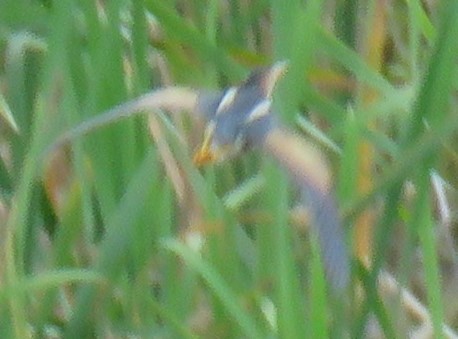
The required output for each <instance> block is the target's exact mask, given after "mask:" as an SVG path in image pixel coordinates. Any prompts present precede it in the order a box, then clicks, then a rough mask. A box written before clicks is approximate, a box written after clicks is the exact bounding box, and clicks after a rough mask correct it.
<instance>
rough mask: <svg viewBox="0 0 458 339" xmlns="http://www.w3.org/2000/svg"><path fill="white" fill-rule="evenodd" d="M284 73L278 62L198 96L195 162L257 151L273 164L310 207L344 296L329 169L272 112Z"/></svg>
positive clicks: (340, 234) (330, 274)
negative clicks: (200, 128)
mask: <svg viewBox="0 0 458 339" xmlns="http://www.w3.org/2000/svg"><path fill="white" fill-rule="evenodd" d="M286 68H287V63H286V62H284V61H280V62H277V63H275V64H273V65H272V66H270V67H263V68H258V69H256V70H255V71H253V72H252V73H251V75H250V76H249V77H248V78H247V79H246V80H245V81H243V82H242V83H241V84H240V86H238V87H229V88H228V89H226V90H223V91H220V92H216V93H207V92H201V93H200V94H199V97H198V99H197V110H198V111H199V112H200V114H201V115H202V116H203V117H204V118H205V119H206V120H207V125H206V128H205V131H204V137H203V142H202V145H201V147H200V148H199V149H198V151H197V152H196V153H195V155H194V162H195V163H196V165H198V166H202V165H205V164H208V163H212V162H213V163H220V162H223V161H226V160H228V159H230V158H233V157H235V156H237V155H238V154H241V153H243V152H244V151H246V150H249V149H260V150H262V151H263V152H264V153H265V154H267V155H268V156H271V157H272V158H274V159H276V160H277V162H278V163H279V164H280V165H281V166H282V167H283V168H284V169H285V170H286V171H287V173H288V174H289V176H290V177H291V179H292V180H293V181H294V182H295V183H296V184H297V185H298V187H299V188H300V195H301V198H302V199H303V201H306V202H307V204H308V210H309V211H310V215H311V223H312V231H313V232H315V233H316V236H317V239H318V241H319V244H320V251H321V259H322V261H323V264H324V269H325V272H326V276H327V278H328V281H329V282H330V284H331V285H332V287H333V288H334V289H335V290H338V291H340V290H344V289H345V288H346V287H347V286H348V284H349V279H350V259H349V254H348V252H347V248H346V245H345V237H344V231H343V228H342V222H341V218H340V216H339V211H338V207H337V202H336V199H335V197H334V194H333V189H332V179H331V174H330V170H329V166H328V164H327V162H326V159H325V158H324V156H323V154H322V153H321V152H320V151H318V150H317V148H316V147H314V145H313V144H311V143H309V142H306V141H304V140H303V139H302V138H300V137H299V136H297V135H296V134H295V133H294V132H292V131H291V130H289V129H287V128H286V127H284V126H282V124H281V123H280V121H279V119H278V117H279V116H278V114H275V112H274V109H273V103H272V101H273V100H272V95H273V91H274V88H275V85H276V84H277V82H278V81H279V79H280V78H281V76H282V75H283V74H284V73H285V71H286Z"/></svg>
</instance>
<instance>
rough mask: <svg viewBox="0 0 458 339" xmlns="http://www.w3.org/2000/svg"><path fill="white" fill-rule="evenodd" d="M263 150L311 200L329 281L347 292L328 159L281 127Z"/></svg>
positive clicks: (345, 263)
mask: <svg viewBox="0 0 458 339" xmlns="http://www.w3.org/2000/svg"><path fill="white" fill-rule="evenodd" d="M262 147H263V149H264V151H265V152H266V153H268V154H270V155H271V156H273V157H274V158H275V159H276V160H277V161H278V162H279V164H280V165H282V166H283V167H284V168H285V169H286V170H287V171H288V173H289V174H290V176H291V177H292V178H293V179H294V181H295V182H296V183H297V184H298V185H299V186H300V188H301V191H302V194H303V195H304V196H305V197H307V198H308V199H307V205H308V206H309V208H310V214H311V217H312V220H311V221H312V225H313V226H312V227H313V230H314V232H315V233H316V235H317V237H318V241H319V244H320V247H321V257H322V260H323V263H324V267H325V271H326V275H327V278H328V280H329V281H330V283H331V285H332V286H333V287H334V288H335V289H336V290H342V289H344V288H345V287H346V286H347V285H348V282H349V279H350V264H349V257H348V253H347V250H346V246H345V241H344V234H343V229H342V226H341V223H340V218H339V213H338V209H337V204H336V202H335V200H334V198H333V194H332V185H331V175H330V173H329V170H328V166H327V164H326V161H325V159H324V158H323V156H322V154H321V153H320V152H319V151H318V150H317V149H316V148H314V147H313V145H311V144H309V143H306V142H305V141H303V140H302V139H300V138H298V137H296V136H295V135H294V134H293V133H291V132H289V131H287V130H285V129H281V128H273V129H272V130H271V131H269V133H268V134H267V135H266V137H265V138H264V141H263V144H262Z"/></svg>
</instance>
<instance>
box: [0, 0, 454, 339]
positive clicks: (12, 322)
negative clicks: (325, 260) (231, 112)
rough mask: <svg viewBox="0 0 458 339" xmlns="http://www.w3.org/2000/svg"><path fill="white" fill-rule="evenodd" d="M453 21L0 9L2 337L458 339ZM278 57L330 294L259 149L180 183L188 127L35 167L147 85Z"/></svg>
mask: <svg viewBox="0 0 458 339" xmlns="http://www.w3.org/2000/svg"><path fill="white" fill-rule="evenodd" d="M457 22H458V2H457V1H455V0H442V1H439V0H437V1H434V0H423V1H421V0H409V1H383V0H369V1H359V0H348V1H337V0H309V1H299V0H292V1H287V2H283V1H266V0H235V1H224V0H219V1H217V0H189V1H184V0H183V1H181V0H156V1H155V0H144V1H142V0H132V1H127V0H123V1H121V0H111V1H102V0H100V1H93V0H79V1H78V0H58V1H57V0H2V1H1V2H0V132H1V134H0V253H1V254H0V283H1V285H0V336H1V337H2V338H9V337H16V338H29V337H37V338H41V337H44V338H60V337H69V338H71V337H75V338H83V337H95V336H97V337H104V338H110V337H116V338H117V337H145V338H147V337H157V338H181V337H184V338H188V337H205V338H239V337H247V338H256V337H260V338H266V337H269V338H270V337H272V338H273V337H281V338H302V337H313V338H324V337H342V336H343V337H369V338H372V337H379V336H381V337H389V338H392V337H406V336H412V337H417V336H420V335H421V336H422V337H434V338H439V337H450V338H451V337H456V332H458V298H457V297H456V296H457V295H458V294H457V293H458V264H457V228H456V227H457V223H456V215H455V212H454V211H455V208H456V204H457V194H456V187H457V185H458V182H457V176H456V175H455V173H456V171H457V165H458V162H457V159H458V155H457V153H456V151H457V150H456V148H455V145H456V144H455V142H456V140H457V139H456V138H457V133H456V131H457V130H458V114H457V113H458V112H457V107H458V105H457V96H456V93H457V87H458V82H457V79H458V77H457V67H456V62H457V54H456V46H458V25H457V24H456V23H457ZM277 60H287V61H288V62H289V71H288V73H287V74H286V76H285V77H284V79H283V80H282V81H281V83H280V85H279V87H278V89H277V90H276V94H275V106H276V108H277V111H278V114H279V115H280V119H282V121H284V122H285V124H287V125H289V126H290V127H291V128H292V129H295V130H296V131H297V133H298V134H300V135H302V136H303V137H304V138H306V139H308V140H312V141H313V142H314V143H315V144H316V145H317V147H320V149H321V150H322V151H323V153H325V154H326V156H327V157H328V158H329V159H330V161H331V164H332V169H333V173H334V174H335V175H334V180H335V191H336V194H337V196H338V199H339V202H340V207H341V212H342V217H343V218H344V222H345V231H346V233H347V235H348V239H347V240H348V246H349V248H351V249H352V252H353V253H354V258H355V259H354V261H353V264H354V265H353V266H354V267H353V272H352V284H351V286H350V288H349V290H348V291H346V292H345V293H344V295H334V294H333V293H332V292H331V291H330V290H329V288H328V286H327V284H326V281H325V278H324V276H323V272H322V268H321V263H320V260H319V256H318V255H317V253H318V251H317V245H316V243H315V241H314V239H313V237H309V233H308V232H307V227H305V228H304V225H300V224H299V223H297V222H295V221H294V220H292V219H294V218H292V214H293V211H294V207H295V205H296V203H297V197H296V195H295V190H294V185H293V184H292V183H291V182H290V181H289V180H288V178H287V176H286V175H285V174H284V173H282V171H281V170H280V169H279V168H278V167H277V166H276V164H275V163H274V162H273V161H272V160H271V159H267V158H266V157H265V156H263V155H262V154H260V152H258V151H256V150H254V151H252V152H250V153H248V154H247V155H245V156H242V157H240V158H238V159H236V160H234V161H231V162H226V163H224V164H222V165H220V166H215V167H210V168H206V169H203V170H199V171H198V170H197V169H196V168H195V167H194V166H192V162H191V160H190V159H191V158H192V153H193V151H194V150H195V148H196V147H197V145H198V143H199V142H200V141H201V138H202V126H197V125H195V124H194V123H193V121H192V120H190V119H187V118H186V117H185V116H184V118H183V119H175V118H170V117H168V116H167V115H164V114H162V112H155V113H159V115H157V117H158V119H157V120H156V124H157V125H156V131H158V133H157V134H156V135H155V136H154V138H152V136H151V132H150V129H151V130H152V128H151V126H149V124H148V120H147V119H146V117H145V116H137V117H135V118H130V119H125V120H123V121H121V122H117V123H115V124H110V125H109V126H106V127H104V128H102V129H100V130H98V131H97V132H94V133H91V134H90V135H88V136H86V137H84V138H82V139H79V140H77V141H75V142H74V143H72V145H71V147H70V146H69V147H64V148H62V149H59V150H58V151H57V152H56V153H55V154H53V155H52V156H49V155H46V154H45V150H46V149H47V147H48V146H49V145H50V144H51V143H52V142H53V141H54V140H56V138H57V137H58V136H59V135H60V134H61V133H63V132H64V131H65V130H68V129H69V128H70V127H71V126H75V125H77V124H78V123H80V122H83V121H87V120H88V119H90V118H91V117H93V116H95V115H97V114H99V113H100V112H102V111H104V110H106V109H108V108H110V107H113V106H115V105H117V104H119V103H122V102H124V101H126V100H128V99H129V98H134V97H136V96H138V95H140V94H142V93H146V92H148V91H149V90H151V89H152V88H156V87H160V86H167V85H171V84H179V85H185V86H189V87H192V88H209V89H217V88H223V87H225V86H229V85H232V84H236V83H237V82H238V81H240V80H242V79H243V78H244V76H246V75H247V74H248V72H249V71H250V70H252V69H253V68H255V67H258V66H264V65H269V64H271V63H273V62H275V61H277ZM148 127H150V129H149V128H148ZM157 138H159V139H160V140H163V141H164V143H162V145H163V147H165V149H166V150H167V151H170V154H171V155H172V160H173V161H172V162H171V163H172V165H174V166H176V167H177V169H178V171H179V174H180V178H181V179H182V180H183V182H184V191H183V192H182V195H181V196H180V195H177V185H176V183H175V182H174V180H173V178H172V177H171V175H170V171H169V170H167V166H164V165H167V163H166V162H167V159H165V158H164V156H163V153H162V152H161V150H160V149H159V148H160V147H159V146H158V143H156V142H154V140H158V139H157Z"/></svg>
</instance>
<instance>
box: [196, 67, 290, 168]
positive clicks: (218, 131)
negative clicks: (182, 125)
mask: <svg viewBox="0 0 458 339" xmlns="http://www.w3.org/2000/svg"><path fill="white" fill-rule="evenodd" d="M285 70H286V62H277V63H275V64H274V65H273V66H271V67H267V68H262V69H258V70H256V71H254V72H253V73H252V74H251V75H250V76H249V77H248V79H247V80H245V81H244V82H243V83H242V84H241V85H240V86H239V87H231V88H229V89H227V90H226V91H224V92H223V94H222V95H219V96H218V97H217V98H216V99H214V101H213V102H209V103H208V104H207V107H212V108H211V112H208V113H207V116H208V123H207V126H206V128H205V132H204V140H203V142H202V145H201V147H200V148H199V150H198V151H197V152H196V153H195V155H194V163H195V164H197V165H198V166H201V165H205V164H208V163H218V162H221V161H223V160H226V159H228V158H231V157H233V156H235V155H237V154H238V153H240V152H241V151H242V150H244V149H246V148H249V147H252V146H255V145H257V144H259V143H260V141H261V140H262V138H263V137H264V136H265V135H266V134H267V133H268V132H269V130H270V128H271V127H272V119H273V117H272V115H271V107H272V92H273V89H274V87H275V84H276V83H277V82H278V79H279V78H280V77H281V75H282V74H284V72H285Z"/></svg>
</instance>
